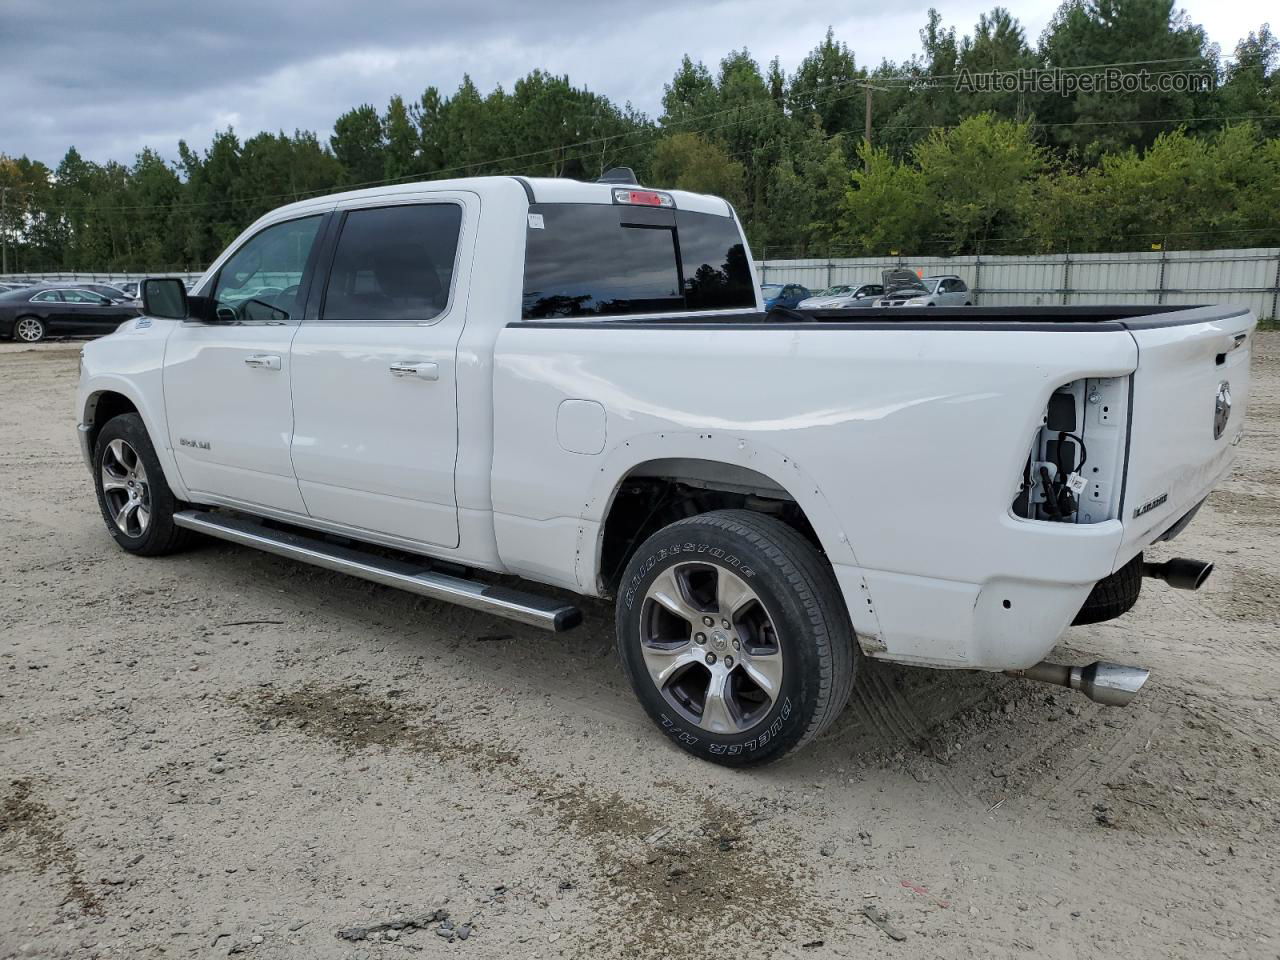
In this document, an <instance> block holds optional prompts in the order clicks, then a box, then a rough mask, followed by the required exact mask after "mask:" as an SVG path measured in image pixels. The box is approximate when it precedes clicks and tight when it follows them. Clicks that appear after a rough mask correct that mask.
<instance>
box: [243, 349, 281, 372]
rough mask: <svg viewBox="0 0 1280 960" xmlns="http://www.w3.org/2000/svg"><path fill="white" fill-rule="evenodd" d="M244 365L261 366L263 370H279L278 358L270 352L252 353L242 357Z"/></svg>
mask: <svg viewBox="0 0 1280 960" xmlns="http://www.w3.org/2000/svg"><path fill="white" fill-rule="evenodd" d="M244 365H245V366H246V367H262V368H263V369H264V370H279V369H280V358H279V357H277V356H275V355H274V354H270V353H253V354H250V355H249V356H247V357H245V358H244Z"/></svg>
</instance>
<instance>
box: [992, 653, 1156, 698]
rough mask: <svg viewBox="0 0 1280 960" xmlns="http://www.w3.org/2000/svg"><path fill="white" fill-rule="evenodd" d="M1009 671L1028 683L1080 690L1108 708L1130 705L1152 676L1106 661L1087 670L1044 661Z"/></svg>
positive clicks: (1137, 668) (1092, 664) (1133, 668)
mask: <svg viewBox="0 0 1280 960" xmlns="http://www.w3.org/2000/svg"><path fill="white" fill-rule="evenodd" d="M1007 672H1008V674H1009V675H1010V676H1013V677H1025V678H1026V679H1028V680H1038V681H1040V682H1041V683H1052V684H1054V685H1055V686H1059V687H1070V688H1071V689H1072V690H1079V691H1080V692H1081V693H1083V694H1084V695H1085V696H1086V697H1088V698H1089V699H1090V700H1092V701H1094V702H1095V703H1101V704H1105V705H1106V706H1108V707H1124V706H1128V705H1129V704H1130V703H1131V702H1132V701H1133V698H1134V697H1136V696H1137V695H1138V691H1139V690H1141V689H1142V685H1143V684H1144V683H1146V682H1147V679H1148V678H1149V677H1150V676H1151V671H1150V670H1148V669H1146V668H1145V667H1131V666H1127V665H1125V664H1122V663H1108V662H1107V661H1105V660H1099V661H1097V662H1095V663H1091V664H1089V665H1088V666H1087V667H1070V666H1067V665H1066V664H1065V663H1049V661H1047V660H1042V661H1041V662H1040V663H1037V664H1036V665H1035V666H1034V667H1027V669H1025V670H1009V671H1007Z"/></svg>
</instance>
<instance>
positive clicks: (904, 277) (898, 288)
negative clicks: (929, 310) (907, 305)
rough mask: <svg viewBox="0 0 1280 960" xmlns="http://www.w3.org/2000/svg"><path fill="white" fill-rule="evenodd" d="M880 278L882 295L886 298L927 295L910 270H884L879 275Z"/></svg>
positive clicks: (917, 278) (922, 285) (918, 279)
mask: <svg viewBox="0 0 1280 960" xmlns="http://www.w3.org/2000/svg"><path fill="white" fill-rule="evenodd" d="M881 278H882V280H883V282H884V295H885V296H886V297H896V296H913V297H923V296H927V295H928V293H929V291H928V290H927V289H925V286H924V284H922V283H921V282H920V278H919V277H918V276H916V275H915V273H914V272H912V271H911V270H885V271H884V272H883V273H882V274H881ZM913 291H914V292H913Z"/></svg>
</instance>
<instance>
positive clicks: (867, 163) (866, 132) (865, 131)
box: [858, 83, 889, 173]
mask: <svg viewBox="0 0 1280 960" xmlns="http://www.w3.org/2000/svg"><path fill="white" fill-rule="evenodd" d="M858 86H860V87H862V89H863V90H864V91H865V92H866V94H867V109H866V116H865V118H864V120H863V124H862V138H863V139H864V140H866V141H867V157H866V159H865V160H864V161H863V162H862V172H863V173H870V172H871V91H872V90H879V91H880V92H881V93H888V92H889V88H888V87H877V86H873V85H872V84H870V83H861V84H858Z"/></svg>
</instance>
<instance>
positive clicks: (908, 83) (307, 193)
mask: <svg viewBox="0 0 1280 960" xmlns="http://www.w3.org/2000/svg"><path fill="white" fill-rule="evenodd" d="M1220 59H1231V58H1220ZM1196 60H1204V58H1203V57H1199V56H1189V57H1167V58H1162V59H1157V60H1131V61H1117V62H1114V63H1093V64H1077V65H1073V66H1062V67H1055V68H1045V67H1035V68H1028V69H1036V70H1042V71H1043V70H1048V69H1058V70H1101V69H1107V68H1112V67H1124V66H1147V65H1153V64H1158V63H1178V62H1188V61H1196ZM1174 72H1179V71H1166V73H1174ZM1180 72H1185V71H1180ZM1156 75H1157V76H1160V75H1162V74H1156ZM961 76H962V74H958V73H956V74H933V75H926V76H922V77H919V78H914V77H909V76H908V77H889V78H886V77H876V76H875V75H874V74H870V75H867V76H863V77H851V78H848V79H846V80H839V81H835V82H834V83H833V84H831V85H830V87H829V88H828V89H829V90H839V89H842V88H844V87H848V86H856V87H858V89H857V90H856V91H855V92H853V93H850V94H845V95H843V96H833V95H828V96H825V97H822V98H821V100H820V101H819V102H822V103H824V104H825V103H833V102H837V101H839V100H844V99H849V98H850V97H853V96H861V95H862V89H861V88H862V86H863V85H865V84H866V82H867V79H868V78H870V77H874V79H875V81H876V82H877V83H888V84H891V85H896V86H897V87H898V88H899V89H904V90H909V89H911V88H913V87H914V88H918V87H921V86H928V85H930V84H933V83H935V82H936V81H938V80H947V79H957V78H959V77H961ZM777 108H778V104H777V103H776V102H774V101H773V100H768V101H766V102H763V103H759V104H755V105H753V106H752V107H746V108H744V107H741V106H735V107H726V108H723V109H721V110H715V111H711V112H709V113H705V114H699V115H696V116H693V117H685V118H681V119H677V120H674V121H672V122H671V123H669V124H664V125H663V126H662V127H659V128H651V129H650V130H646V131H639V130H628V131H622V132H620V133H616V134H607V135H605V136H601V137H594V138H591V139H588V140H580V141H577V142H575V143H569V144H562V145H555V146H549V147H543V148H540V149H538V150H533V151H526V152H524V153H519V154H512V155H510V156H507V157H499V158H496V159H485V160H473V161H469V162H466V163H461V164H457V165H455V166H452V167H445V168H442V169H439V170H433V171H429V172H427V173H423V174H405V175H403V176H399V177H388V178H381V179H377V180H367V181H362V182H359V183H352V184H343V185H341V186H335V187H325V188H318V189H315V190H296V191H289V192H282V193H275V194H262V195H258V196H254V197H225V198H220V199H217V200H191V201H175V202H174V203H169V204H118V205H115V206H111V207H96V206H92V205H89V204H77V205H68V204H64V205H61V206H59V207H57V208H55V209H60V210H62V211H63V212H64V213H65V212H66V211H68V210H77V209H78V210H92V211H94V212H98V213H115V212H130V211H138V210H161V209H167V210H187V209H200V208H204V207H216V206H223V205H228V204H246V205H248V204H256V203H261V202H264V201H269V200H283V199H289V198H294V199H296V200H301V199H308V198H310V197H315V196H325V195H328V194H332V193H340V192H345V191H348V190H358V189H362V188H368V187H376V186H391V185H395V184H399V183H405V182H414V181H429V180H435V179H440V178H441V177H442V176H443V175H445V174H450V173H457V172H461V171H465V170H468V169H472V168H476V167H480V168H483V167H493V166H497V165H500V164H508V163H511V162H514V161H518V160H527V159H529V158H531V157H539V156H543V155H546V154H551V155H553V156H551V157H549V158H548V160H547V161H543V162H550V161H551V160H559V161H561V162H565V161H568V160H582V159H586V157H587V155H586V154H581V153H580V154H576V155H573V156H569V155H566V153H562V152H567V151H570V150H574V149H577V148H580V147H586V146H592V145H596V144H602V143H604V144H607V143H609V142H612V141H614V140H622V139H626V138H628V137H633V136H635V135H636V134H638V133H641V132H643V133H644V134H645V135H644V136H643V137H641V138H640V139H639V141H638V142H636V143H633V144H631V145H630V146H631V147H635V146H638V145H640V144H644V143H647V142H650V141H652V140H656V139H660V138H662V137H665V136H668V135H670V133H671V132H672V131H673V130H674V128H676V127H680V126H689V125H692V124H701V122H702V121H704V120H708V119H713V118H715V117H719V116H725V115H727V114H732V113H737V114H739V116H738V118H737V119H735V120H733V121H730V122H729V123H726V124H721V125H720V126H717V127H711V128H704V127H701V126H699V127H698V132H712V131H715V130H720V129H725V128H728V127H733V126H738V125H740V124H744V123H748V122H750V121H751V120H752V119H755V117H756V115H757V114H760V113H768V112H772V111H773V110H775V109H777ZM744 110H746V111H747V115H746V116H742V115H741V114H742V112H743V111H744ZM1257 118H1258V119H1272V118H1271V117H1269V116H1265V115H1258V117H1257ZM1199 119H1206V118H1184V119H1180V120H1167V121H1150V120H1148V121H1092V123H1095V124H1104V123H1180V122H1192V121H1195V120H1199ZM1221 119H1249V118H1248V117H1239V118H1221ZM1088 122H1090V121H1082V122H1081V123H1088ZM1038 125H1039V126H1071V125H1073V123H1072V122H1063V123H1055V124H1038ZM948 126H954V125H939V124H920V125H913V126H898V127H894V129H897V130H918V129H931V128H934V127H940V128H943V129H946V128H948ZM556 154H560V155H559V156H555V155H556Z"/></svg>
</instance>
